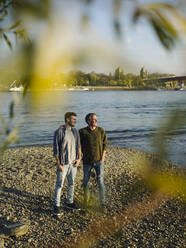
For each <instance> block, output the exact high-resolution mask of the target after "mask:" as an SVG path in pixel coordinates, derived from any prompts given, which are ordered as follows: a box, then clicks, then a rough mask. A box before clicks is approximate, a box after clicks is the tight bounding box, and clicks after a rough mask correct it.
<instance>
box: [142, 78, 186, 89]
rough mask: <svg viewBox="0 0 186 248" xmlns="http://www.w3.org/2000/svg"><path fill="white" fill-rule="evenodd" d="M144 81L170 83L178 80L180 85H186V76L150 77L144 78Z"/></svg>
mask: <svg viewBox="0 0 186 248" xmlns="http://www.w3.org/2000/svg"><path fill="white" fill-rule="evenodd" d="M143 81H144V82H146V83H168V82H170V83H172V82H175V81H176V82H178V84H179V86H180V87H185V86H186V76H174V77H162V78H154V79H153V78H152V79H144V80H143Z"/></svg>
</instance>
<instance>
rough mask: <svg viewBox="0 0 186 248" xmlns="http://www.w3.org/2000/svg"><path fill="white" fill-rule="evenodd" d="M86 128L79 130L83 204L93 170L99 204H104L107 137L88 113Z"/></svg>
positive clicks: (87, 193)
mask: <svg viewBox="0 0 186 248" xmlns="http://www.w3.org/2000/svg"><path fill="white" fill-rule="evenodd" d="M85 121H86V123H87V124H88V126H87V127H85V128H82V129H80V130H79V133H80V140H81V149H82V153H83V173H84V176H83V187H84V194H85V204H87V202H88V195H89V180H90V175H91V170H92V169H93V168H94V169H95V171H96V175H97V182H98V186H99V196H100V204H101V205H104V204H105V189H104V160H105V154H106V146H107V136H106V133H105V131H104V129H103V128H101V127H98V126H97V116H96V114H95V113H89V114H88V115H87V116H86V117H85Z"/></svg>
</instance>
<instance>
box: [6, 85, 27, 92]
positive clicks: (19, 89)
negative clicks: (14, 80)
mask: <svg viewBox="0 0 186 248" xmlns="http://www.w3.org/2000/svg"><path fill="white" fill-rule="evenodd" d="M23 90H24V88H23V86H20V87H12V88H10V89H9V91H23Z"/></svg>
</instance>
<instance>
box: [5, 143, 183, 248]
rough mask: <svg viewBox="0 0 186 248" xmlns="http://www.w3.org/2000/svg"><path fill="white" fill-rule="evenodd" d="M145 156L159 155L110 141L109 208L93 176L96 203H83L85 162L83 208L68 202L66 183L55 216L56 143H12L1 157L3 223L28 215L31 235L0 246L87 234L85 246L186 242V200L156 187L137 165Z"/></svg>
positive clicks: (45, 243)
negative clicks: (59, 213)
mask: <svg viewBox="0 0 186 248" xmlns="http://www.w3.org/2000/svg"><path fill="white" fill-rule="evenodd" d="M142 160H143V161H155V160H156V161H157V157H156V156H154V155H150V154H148V153H144V152H140V151H136V150H132V149H124V148H119V147H108V151H107V156H106V161H105V187H106V193H107V194H106V199H107V200H106V209H105V210H104V212H103V211H100V209H99V204H98V201H97V187H96V181H95V178H93V177H92V178H91V192H92V194H91V199H90V206H89V208H88V209H84V208H83V205H82V202H83V195H82V174H83V171H82V166H81V167H80V168H79V169H78V173H77V177H76V187H75V200H76V201H77V202H78V203H79V204H80V205H81V206H82V210H80V211H69V210H66V209H65V208H64V205H65V198H66V192H67V190H66V183H65V186H64V189H63V192H62V206H61V211H62V216H60V218H55V217H54V216H53V215H52V198H53V190H54V186H55V180H56V167H55V162H54V158H53V156H52V147H51V146H34V147H24V148H14V149H8V150H7V151H6V152H5V153H4V155H3V157H2V159H1V161H0V168H1V176H0V228H1V230H2V228H3V226H4V225H5V224H9V223H16V222H21V221H23V220H24V221H25V220H28V221H29V223H30V224H29V229H28V232H27V233H26V234H25V235H23V236H20V237H17V238H16V237H9V238H6V239H3V241H2V240H1V239H0V247H9V248H10V247H11V248H12V247H15V248H26V247H40V248H42V247H45V248H46V247H63V248H65V247H77V243H78V242H79V240H80V241H81V239H82V240H83V239H85V245H84V247H88V245H90V244H93V247H95V248H96V247H112V248H113V247H115V248H119V247H124V248H125V247H131V248H134V247H138V248H143V247H144V248H148V247H149V248H151V247H158V248H160V247H161V248H162V247H172V248H173V247H177V248H178V247H180V248H182V247H184V245H185V236H184V228H185V221H184V218H185V202H184V201H183V198H181V197H179V196H177V197H174V198H173V197H170V196H169V197H168V196H167V195H163V194H162V193H159V192H155V190H154V189H152V188H151V189H150V188H149V187H148V185H147V183H145V181H144V180H143V178H142V177H141V176H140V174H139V173H138V170H137V169H136V167H137V166H138V164H140V162H139V161H142ZM165 165H166V166H165V167H166V168H165V169H164V170H172V171H177V172H176V173H177V174H179V173H181V175H182V176H185V170H182V169H177V168H176V167H174V166H172V165H171V164H170V163H168V162H165ZM0 233H1V232H0ZM1 242H2V245H1ZM83 242H84V241H81V247H83V244H84V243H83ZM3 243H4V245H3ZM79 244H80V243H79ZM79 247H80V246H79Z"/></svg>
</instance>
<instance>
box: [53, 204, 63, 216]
mask: <svg viewBox="0 0 186 248" xmlns="http://www.w3.org/2000/svg"><path fill="white" fill-rule="evenodd" d="M53 214H54V215H56V216H60V215H61V214H60V207H58V206H54V211H53Z"/></svg>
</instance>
